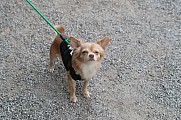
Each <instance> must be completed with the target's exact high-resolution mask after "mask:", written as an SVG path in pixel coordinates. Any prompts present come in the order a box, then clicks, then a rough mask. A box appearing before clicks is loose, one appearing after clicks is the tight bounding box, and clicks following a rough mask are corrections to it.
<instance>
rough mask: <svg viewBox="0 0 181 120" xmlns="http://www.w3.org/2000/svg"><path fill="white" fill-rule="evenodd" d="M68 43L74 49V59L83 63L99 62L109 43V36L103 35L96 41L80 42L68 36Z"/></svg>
mask: <svg viewBox="0 0 181 120" xmlns="http://www.w3.org/2000/svg"><path fill="white" fill-rule="evenodd" d="M70 45H71V47H72V48H73V49H74V53H73V58H74V59H77V60H79V61H80V62H84V63H87V62H100V61H101V60H102V59H103V57H104V54H105V50H106V48H107V47H108V45H109V37H105V38H103V39H102V40H99V41H98V42H97V43H89V42H82V41H80V40H78V39H76V38H74V37H70Z"/></svg>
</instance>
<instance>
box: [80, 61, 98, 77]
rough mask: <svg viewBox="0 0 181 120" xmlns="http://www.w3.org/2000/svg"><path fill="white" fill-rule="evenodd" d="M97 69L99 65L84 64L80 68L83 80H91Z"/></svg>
mask: <svg viewBox="0 0 181 120" xmlns="http://www.w3.org/2000/svg"><path fill="white" fill-rule="evenodd" d="M99 68H100V64H99V63H89V64H84V65H83V66H82V73H83V78H84V79H86V80H91V78H92V77H93V76H95V74H96V72H97V70H98V69H99Z"/></svg>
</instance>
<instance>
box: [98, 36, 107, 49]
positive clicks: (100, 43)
mask: <svg viewBox="0 0 181 120" xmlns="http://www.w3.org/2000/svg"><path fill="white" fill-rule="evenodd" d="M109 42H110V40H109V37H108V36H106V37H104V38H103V39H102V40H99V41H98V42H97V44H99V45H100V46H101V47H102V48H103V49H104V50H105V49H106V48H107V47H108V45H109Z"/></svg>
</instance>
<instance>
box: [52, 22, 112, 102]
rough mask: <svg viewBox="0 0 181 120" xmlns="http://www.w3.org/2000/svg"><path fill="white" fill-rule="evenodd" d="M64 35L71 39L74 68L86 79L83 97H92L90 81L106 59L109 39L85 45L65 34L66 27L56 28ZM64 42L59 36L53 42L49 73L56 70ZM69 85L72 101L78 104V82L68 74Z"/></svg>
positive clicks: (58, 26)
mask: <svg viewBox="0 0 181 120" xmlns="http://www.w3.org/2000/svg"><path fill="white" fill-rule="evenodd" d="M55 27H56V28H57V29H58V30H59V31H60V32H61V33H62V34H63V35H65V36H67V37H68V38H69V39H70V45H71V47H72V48H73V49H74V53H73V56H72V67H73V68H74V70H75V71H76V73H77V74H80V76H81V78H83V79H85V80H84V84H83V88H82V90H83V96H84V97H86V98H88V97H90V95H89V91H88V85H89V81H90V80H91V79H92V77H93V76H94V75H95V74H96V72H97V70H98V69H99V68H100V67H101V61H102V59H103V57H104V54H105V50H106V48H107V47H108V45H109V37H105V38H103V39H102V40H99V41H98V42H97V43H88V42H86V43H84V42H82V41H80V40H78V39H76V38H74V37H70V36H68V35H66V34H65V33H64V27H63V26H61V25H56V26H55ZM61 42H62V40H61V38H60V36H59V35H57V36H56V37H55V39H54V41H53V42H52V45H51V47H50V63H49V71H50V72H53V69H54V59H55V58H56V57H58V58H60V57H61V53H60V48H59V47H60V44H61ZM67 84H68V90H69V93H70V101H72V102H76V101H77V97H76V94H75V93H76V88H75V86H76V82H75V80H73V79H72V77H71V75H70V74H69V73H67Z"/></svg>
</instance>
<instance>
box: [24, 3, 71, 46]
mask: <svg viewBox="0 0 181 120" xmlns="http://www.w3.org/2000/svg"><path fill="white" fill-rule="evenodd" d="M26 2H28V3H29V4H30V6H31V7H32V8H33V9H34V10H35V11H36V12H37V13H38V14H39V15H40V16H41V17H42V18H43V19H44V20H45V21H46V22H47V23H48V25H50V27H52V28H53V29H54V30H55V32H57V34H58V35H60V37H61V39H62V40H64V41H65V42H67V44H70V40H69V39H68V38H65V37H63V36H62V35H61V33H60V32H59V31H58V30H57V29H56V28H55V27H54V26H53V24H52V23H51V22H50V21H49V20H48V19H47V18H46V17H45V16H44V15H43V14H42V13H41V12H40V11H39V10H38V9H37V8H36V7H35V6H34V4H33V3H32V2H31V1H30V0H26Z"/></svg>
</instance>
